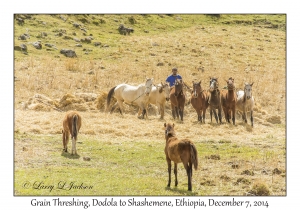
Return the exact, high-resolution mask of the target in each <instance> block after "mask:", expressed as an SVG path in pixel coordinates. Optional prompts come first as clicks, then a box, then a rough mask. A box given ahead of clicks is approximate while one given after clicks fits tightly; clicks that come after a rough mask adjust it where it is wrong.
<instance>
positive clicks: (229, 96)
mask: <svg viewBox="0 0 300 210" xmlns="http://www.w3.org/2000/svg"><path fill="white" fill-rule="evenodd" d="M226 82H227V90H222V93H221V104H222V107H223V111H224V115H225V119H226V121H227V122H228V123H230V118H231V114H232V123H233V125H235V107H236V101H237V98H236V93H235V85H234V79H233V78H232V77H230V78H229V79H228V80H227V81H226Z"/></svg>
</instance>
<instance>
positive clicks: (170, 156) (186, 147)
mask: <svg viewBox="0 0 300 210" xmlns="http://www.w3.org/2000/svg"><path fill="white" fill-rule="evenodd" d="M164 126H165V139H166V147H165V154H166V160H167V163H168V173H169V181H168V187H170V184H171V167H172V166H171V161H173V162H174V174H175V186H177V185H178V180H177V164H178V163H183V165H184V168H185V170H186V173H187V176H188V190H192V175H193V169H192V168H193V165H194V169H195V170H197V168H198V152H197V149H196V147H195V144H194V143H193V142H192V141H190V140H188V139H182V140H179V139H178V138H177V137H176V135H175V130H174V126H175V125H174V124H173V125H172V124H171V123H168V124H166V123H165V124H164Z"/></svg>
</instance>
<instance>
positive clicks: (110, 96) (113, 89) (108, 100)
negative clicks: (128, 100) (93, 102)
mask: <svg viewBox="0 0 300 210" xmlns="http://www.w3.org/2000/svg"><path fill="white" fill-rule="evenodd" d="M116 87H117V86H115V87H113V88H112V89H110V91H109V92H108V95H107V99H106V109H108V107H109V104H110V100H111V98H112V97H113V95H114V93H115V89H116Z"/></svg>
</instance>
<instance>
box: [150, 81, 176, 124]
mask: <svg viewBox="0 0 300 210" xmlns="http://www.w3.org/2000/svg"><path fill="white" fill-rule="evenodd" d="M169 99H170V86H169V84H168V83H165V84H163V83H161V84H158V85H157V86H153V87H152V90H151V92H150V94H149V103H150V104H154V105H156V106H157V108H158V112H159V113H160V119H163V118H164V114H165V103H166V101H169ZM147 107H148V104H147ZM146 114H148V113H146Z"/></svg>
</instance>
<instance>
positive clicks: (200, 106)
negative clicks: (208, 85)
mask: <svg viewBox="0 0 300 210" xmlns="http://www.w3.org/2000/svg"><path fill="white" fill-rule="evenodd" d="M191 104H192V106H193V107H194V109H195V110H196V112H197V114H198V121H200V122H201V123H202V117H203V123H205V112H206V109H207V107H208V105H209V104H208V95H207V93H206V91H205V90H203V89H202V87H201V81H200V82H194V81H193V92H192V96H191Z"/></svg>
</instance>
